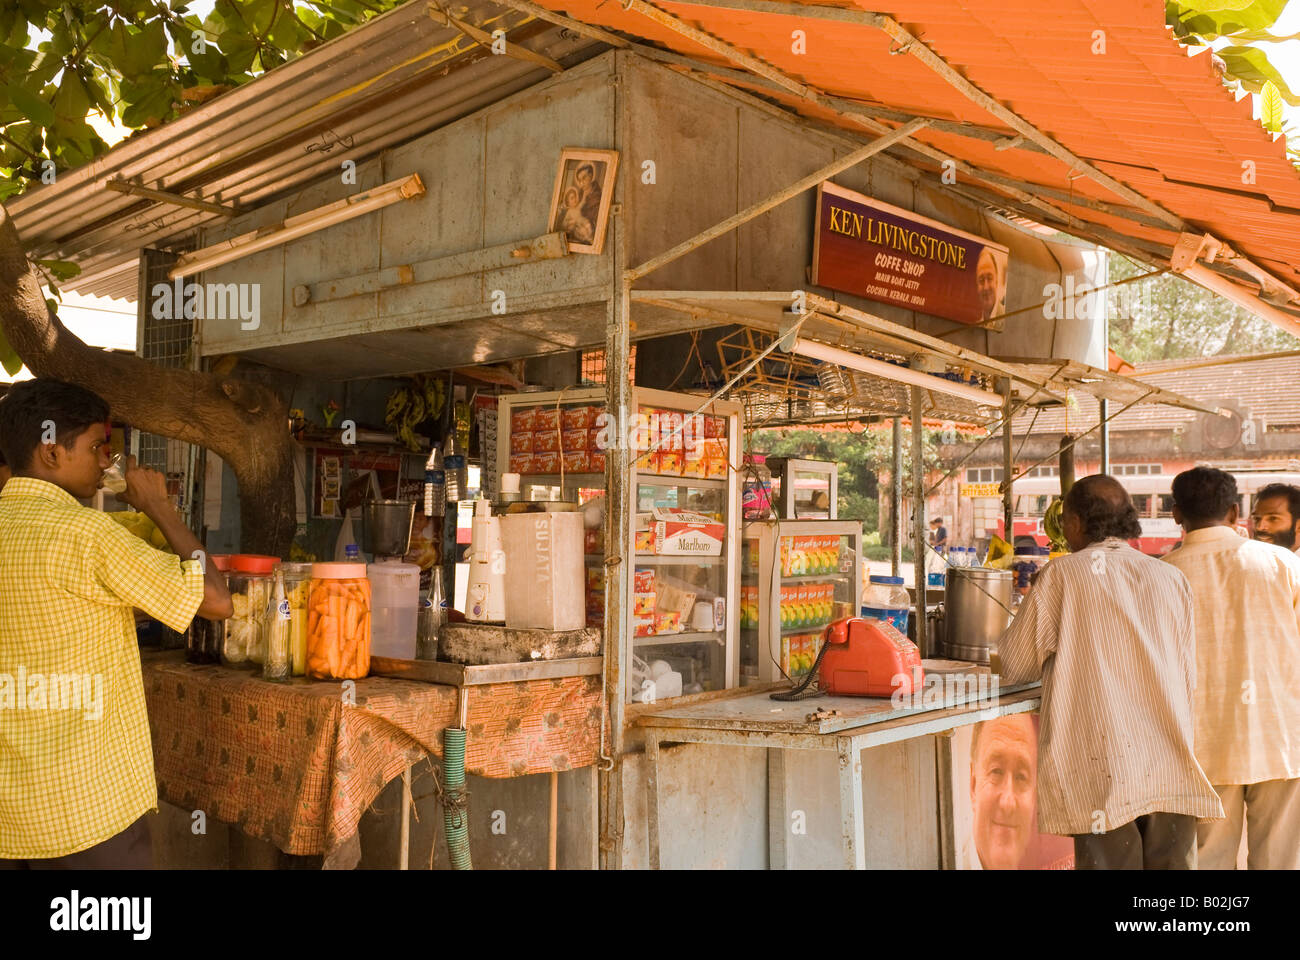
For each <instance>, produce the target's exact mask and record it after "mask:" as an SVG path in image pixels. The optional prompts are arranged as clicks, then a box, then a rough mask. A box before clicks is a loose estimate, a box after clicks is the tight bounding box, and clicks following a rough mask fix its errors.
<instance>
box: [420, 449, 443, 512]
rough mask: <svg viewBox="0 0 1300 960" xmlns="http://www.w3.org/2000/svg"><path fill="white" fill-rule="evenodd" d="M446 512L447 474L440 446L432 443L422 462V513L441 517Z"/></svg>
mask: <svg viewBox="0 0 1300 960" xmlns="http://www.w3.org/2000/svg"><path fill="white" fill-rule="evenodd" d="M446 513H447V474H446V471H445V470H444V468H443V463H442V448H441V446H440V445H439V444H436V443H435V444H434V445H433V447H432V449H430V450H429V459H428V460H426V461H425V462H424V515H425V516H426V517H441V516H445V515H446Z"/></svg>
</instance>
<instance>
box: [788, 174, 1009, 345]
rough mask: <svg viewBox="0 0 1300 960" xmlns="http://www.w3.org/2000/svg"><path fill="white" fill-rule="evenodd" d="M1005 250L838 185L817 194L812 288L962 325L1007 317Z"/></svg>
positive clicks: (823, 186) (826, 186) (824, 187)
mask: <svg viewBox="0 0 1300 960" xmlns="http://www.w3.org/2000/svg"><path fill="white" fill-rule="evenodd" d="M1007 253H1008V251H1007V248H1006V247H1004V246H1001V245H1000V244H996V243H993V242H991V241H989V240H986V239H984V238H983V237H977V236H974V235H973V234H969V233H963V232H962V231H960V230H955V229H953V228H952V227H948V226H945V225H943V224H941V223H938V222H936V221H934V220H929V219H926V218H925V217H921V216H917V215H916V214H914V213H911V212H910V211H907V210H902V209H900V208H898V207H893V206H890V205H889V204H887V203H881V202H880V201H878V200H873V199H871V198H870V197H867V196H864V195H863V194H860V193H855V192H854V191H852V190H846V189H845V188H844V187H837V186H836V185H835V184H833V183H829V182H827V183H823V184H821V185H820V186H819V187H818V188H817V221H816V226H815V228H814V233H813V263H812V282H813V283H814V284H815V285H817V286H822V287H830V288H831V289H832V290H843V291H844V292H845V293H853V294H857V295H858V296H860V297H866V298H867V299H869V300H878V301H880V302H881V303H890V304H893V305H894V306H896V307H902V308H903V309H905V310H915V311H917V312H919V313H928V314H930V315H932V316H936V317H946V318H948V319H949V320H955V321H957V322H958V323H981V322H982V321H985V320H989V319H992V318H993V317H998V316H1001V315H1002V314H1003V313H1005V312H1006V292H1007Z"/></svg>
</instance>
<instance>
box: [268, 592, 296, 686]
mask: <svg viewBox="0 0 1300 960" xmlns="http://www.w3.org/2000/svg"><path fill="white" fill-rule="evenodd" d="M291 623H292V615H291V613H290V609H289V598H288V597H287V596H286V595H285V592H284V571H283V570H282V569H279V568H277V569H276V571H275V588H274V590H273V591H272V593H271V609H270V610H269V611H268V612H267V620H266V656H265V658H264V659H263V661H262V679H263V680H275V681H279V682H283V681H286V680H288V679H289V677H290V675H291V673H292V670H293V651H292V649H291V646H292V644H291V643H290V637H291V633H292V631H291Z"/></svg>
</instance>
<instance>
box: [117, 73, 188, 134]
mask: <svg viewBox="0 0 1300 960" xmlns="http://www.w3.org/2000/svg"><path fill="white" fill-rule="evenodd" d="M160 79H162V78H160ZM133 92H135V93H136V94H137V95H136V96H133V97H128V96H127V93H126V86H125V84H124V85H123V88H122V99H124V100H128V101H129V102H130V106H128V107H127V108H126V109H125V110H123V111H122V123H123V124H125V125H126V126H128V127H142V126H144V125H145V124H146V123H148V122H149V121H163V120H167V119H168V118H169V117H171V115H172V104H173V103H175V102H176V101H177V100H179V99H180V90H179V89H177V88H176V87H175V85H174V84H172V83H171V82H170V80H168V79H162V82H157V81H155V82H153V83H149V84H141V85H137V86H136V87H135V90H134V91H133Z"/></svg>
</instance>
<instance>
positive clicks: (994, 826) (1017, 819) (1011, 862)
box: [953, 713, 1074, 870]
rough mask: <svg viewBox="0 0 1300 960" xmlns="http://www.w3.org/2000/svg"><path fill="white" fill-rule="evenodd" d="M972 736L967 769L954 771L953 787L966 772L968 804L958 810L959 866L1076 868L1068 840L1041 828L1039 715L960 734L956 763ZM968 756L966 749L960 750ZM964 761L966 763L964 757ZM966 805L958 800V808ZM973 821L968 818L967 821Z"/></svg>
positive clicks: (1017, 717)
mask: <svg viewBox="0 0 1300 960" xmlns="http://www.w3.org/2000/svg"><path fill="white" fill-rule="evenodd" d="M965 737H969V738H970V749H969V754H968V755H969V758H970V766H969V770H968V771H963V770H962V769H961V766H960V765H959V766H957V767H956V769H954V777H953V783H954V784H956V783H959V782H962V780H961V779H959V778H960V777H961V776H962V774H963V773H967V774H968V778H967V779H966V782H968V783H969V785H970V793H969V798H970V804H969V806H968V807H966V808H965V809H960V810H959V809H954V814H956V820H957V824H956V833H957V837H958V847H959V848H960V849H961V854H960V855H959V857H958V867H959V868H963V867H964V868H966V869H973V870H1061V869H1066V870H1068V869H1071V868H1073V866H1074V847H1073V842H1072V841H1071V840H1070V838H1068V837H1058V836H1053V835H1051V834H1046V833H1040V832H1039V830H1038V717H1037V716H1036V715H1034V714H1030V713H1013V714H1008V715H1006V716H1003V717H996V718H994V719H992V720H985V721H983V722H981V723H977V724H975V725H974V726H973V728H971V729H966V730H962V731H959V732H958V733H957V735H956V736H955V737H954V740H953V760H954V763H955V764H956V763H957V761H958V753H957V751H958V750H959V749H960V746H959V743H962V741H963V740H964V738H965ZM962 752H963V753H966V751H962ZM962 759H965V758H964V757H963V758H962ZM960 806H962V805H961V804H960V803H959V802H957V801H955V802H954V807H955V808H956V807H960ZM968 818H969V819H968Z"/></svg>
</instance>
